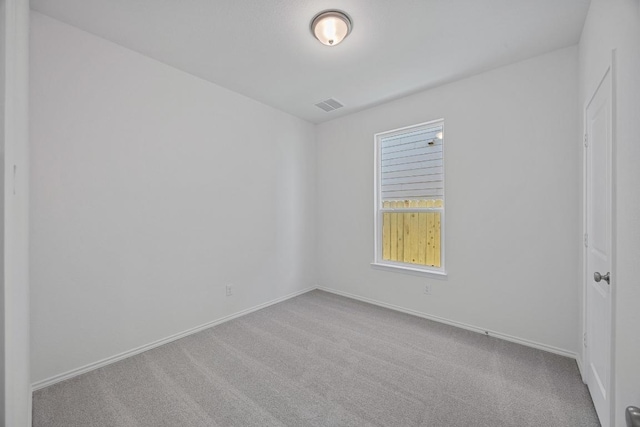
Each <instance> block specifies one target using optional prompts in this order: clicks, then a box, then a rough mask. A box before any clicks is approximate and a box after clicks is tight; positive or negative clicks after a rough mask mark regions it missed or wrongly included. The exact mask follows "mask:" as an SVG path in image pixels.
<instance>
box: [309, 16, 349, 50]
mask: <svg viewBox="0 0 640 427" xmlns="http://www.w3.org/2000/svg"><path fill="white" fill-rule="evenodd" d="M311 32H312V33H313V35H314V36H315V38H317V39H318V41H320V43H322V44H324V45H327V46H335V45H337V44H339V43H340V42H341V41H342V40H344V38H345V37H347V36H348V35H349V33H350V32H351V19H349V17H348V16H347V14H346V13H344V12H340V11H339V10H325V11H323V12H320V13H319V14H317V15H316V16H315V17H314V18H313V19H312V20H311Z"/></svg>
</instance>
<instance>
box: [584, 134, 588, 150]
mask: <svg viewBox="0 0 640 427" xmlns="http://www.w3.org/2000/svg"><path fill="white" fill-rule="evenodd" d="M584 146H585V147H588V146H589V136H588V135H587V134H586V133H585V134H584Z"/></svg>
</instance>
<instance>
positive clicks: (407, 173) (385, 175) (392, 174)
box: [382, 166, 444, 181]
mask: <svg viewBox="0 0 640 427" xmlns="http://www.w3.org/2000/svg"><path fill="white" fill-rule="evenodd" d="M443 172H444V171H443V167H442V166H431V167H428V168H425V167H423V168H417V169H405V170H399V171H389V172H382V180H383V181H384V180H386V179H391V178H403V177H411V176H417V175H425V174H441V173H443Z"/></svg>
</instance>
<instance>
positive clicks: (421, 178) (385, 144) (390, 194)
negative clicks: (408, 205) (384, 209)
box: [380, 125, 444, 202]
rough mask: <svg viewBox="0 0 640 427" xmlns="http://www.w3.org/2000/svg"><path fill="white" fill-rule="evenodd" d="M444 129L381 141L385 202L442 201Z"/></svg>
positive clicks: (427, 130)
mask: <svg viewBox="0 0 640 427" xmlns="http://www.w3.org/2000/svg"><path fill="white" fill-rule="evenodd" d="M442 129H443V127H442V125H436V126H431V127H429V128H425V129H420V130H416V131H413V132H406V133H403V134H400V135H393V136H388V137H383V138H382V139H381V140H380V161H381V163H380V174H381V176H380V195H381V200H382V202H384V201H404V200H412V199H432V200H436V199H442V198H443V196H444V175H443V160H442V155H443V151H442Z"/></svg>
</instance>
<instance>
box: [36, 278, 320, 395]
mask: <svg viewBox="0 0 640 427" xmlns="http://www.w3.org/2000/svg"><path fill="white" fill-rule="evenodd" d="M314 289H316V288H315V287H311V288H307V289H303V290H301V291H297V292H294V293H291V294H288V295H285V296H283V297H280V298H276V299H274V300H271V301H267V302H265V303H262V304H258V305H256V306H254V307H251V308H247V309H245V310H241V311H238V312H237V313H234V314H230V315H228V316H224V317H221V318H219V319H216V320H212V321H211V322H207V323H204V324H202V325H199V326H196V327H195V328H191V329H187V330H186V331H183V332H179V333H177V334H174V335H171V336H169V337H166V338H162V339H159V340H157V341H154V342H152V343H149V344H145V345H142V346H140V347H137V348H134V349H132V350H128V351H125V352H123V353H120V354H116V355H115V356H111V357H107V358H105V359H102V360H99V361H97V362H93V363H89V364H88V365H85V366H82V367H80V368H76V369H72V370H70V371H67V372H64V373H62V374H58V375H54V376H53V377H51V378H47V379H44V380H42V381H38V382H36V383H33V384H32V385H31V387H32V389H33V391H36V390H40V389H42V388H45V387H49V386H50V385H53V384H56V383H59V382H61V381H64V380H68V379H69V378H73V377H76V376H78V375H82V374H84V373H86V372H89V371H93V370H94V369H98V368H101V367H103V366H107V365H110V364H112V363H115V362H117V361H119V360H122V359H126V358H127V357H131V356H135V355H136V354H140V353H142V352H145V351H147V350H151V349H152V348H155V347H159V346H161V345H163V344H167V343H170V342H172V341H175V340H178V339H180V338H184V337H186V336H189V335H192V334H195V333H197V332H200V331H202V330H204V329H208V328H211V327H213V326H216V325H219V324H221V323H224V322H228V321H229V320H232V319H235V318H237V317H240V316H244V315H246V314H249V313H252V312H254V311H257V310H260V309H261V308H265V307H269V306H270V305H274V304H277V303H279V302H282V301H285V300H288V299H291V298H293V297H297V296H298V295H302V294H305V293H307V292H309V291H312V290H314Z"/></svg>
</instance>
